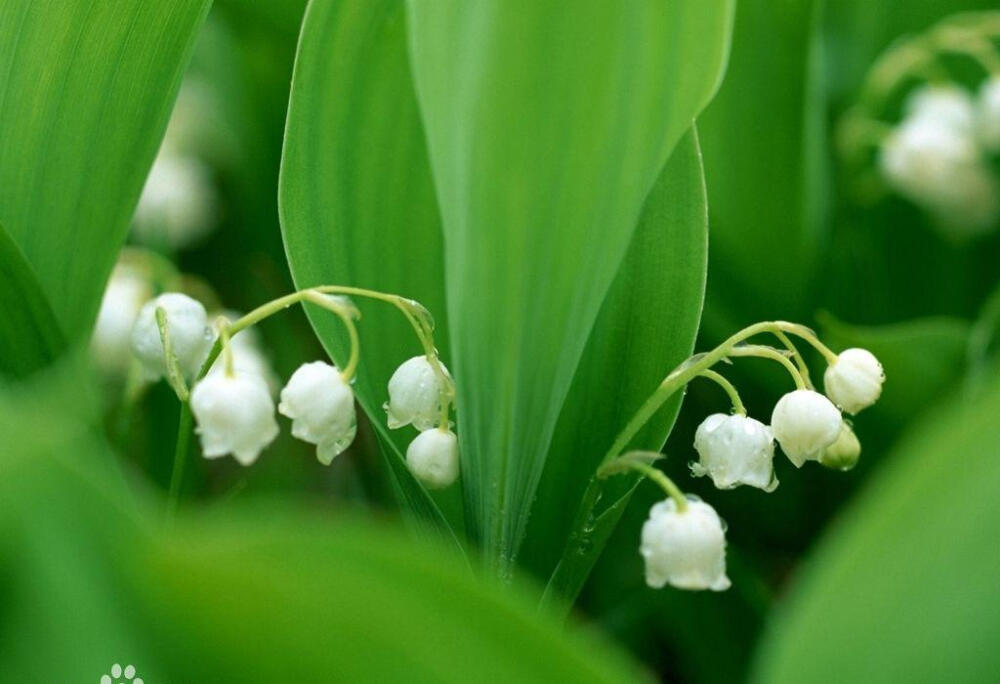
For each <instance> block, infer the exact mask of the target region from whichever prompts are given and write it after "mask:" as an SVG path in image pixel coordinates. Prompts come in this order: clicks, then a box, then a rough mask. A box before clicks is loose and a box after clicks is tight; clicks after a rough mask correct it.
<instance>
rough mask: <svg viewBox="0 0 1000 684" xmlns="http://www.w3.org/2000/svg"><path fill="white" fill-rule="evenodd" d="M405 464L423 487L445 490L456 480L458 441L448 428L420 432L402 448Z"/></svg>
mask: <svg viewBox="0 0 1000 684" xmlns="http://www.w3.org/2000/svg"><path fill="white" fill-rule="evenodd" d="M406 465H407V466H409V468H410V472H411V473H413V476H414V477H416V478H417V479H418V480H420V481H421V482H423V483H424V486H426V487H428V488H430V489H441V488H442V487H447V486H448V485H450V484H451V483H452V482H454V481H455V480H456V479H457V478H458V438H457V437H456V436H455V433H454V432H452V431H451V430H448V429H442V428H430V429H428V430H424V431H423V432H421V433H420V434H419V435H417V436H416V437H415V438H414V440H413V441H412V442H410V446H409V447H408V448H407V449H406Z"/></svg>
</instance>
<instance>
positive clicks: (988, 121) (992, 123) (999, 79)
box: [976, 76, 1000, 152]
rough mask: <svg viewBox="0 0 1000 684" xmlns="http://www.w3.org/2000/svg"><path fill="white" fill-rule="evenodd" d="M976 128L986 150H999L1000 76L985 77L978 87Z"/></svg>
mask: <svg viewBox="0 0 1000 684" xmlns="http://www.w3.org/2000/svg"><path fill="white" fill-rule="evenodd" d="M976 128H977V132H978V134H979V140H980V141H981V142H982V143H983V145H984V146H985V147H986V148H987V149H988V150H990V151H992V152H997V151H1000V76H993V77H991V78H989V79H987V80H986V81H985V82H984V83H983V85H982V87H980V89H979V101H978V102H977V109H976Z"/></svg>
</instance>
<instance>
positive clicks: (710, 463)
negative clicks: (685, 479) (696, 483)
mask: <svg viewBox="0 0 1000 684" xmlns="http://www.w3.org/2000/svg"><path fill="white" fill-rule="evenodd" d="M694 448H695V450H697V452H698V456H699V462H698V463H692V464H691V472H692V473H693V474H694V475H695V476H701V475H708V476H709V477H711V478H712V482H713V483H714V484H715V486H716V487H718V488H719V489H732V488H733V487H736V486H738V485H741V484H745V485H750V486H751V487H758V488H760V489H763V490H764V491H766V492H771V491H774V488H775V487H777V486H778V481H777V480H776V479H775V477H774V465H773V460H774V436H773V435H772V434H771V428H769V427H768V426H766V425H764V424H763V423H761V422H760V421H759V420H754V419H753V418H749V417H747V416H744V415H732V416H729V415H726V414H724V413H714V414H712V415H710V416H709V417H708V418H706V419H705V420H703V421H702V423H701V425H699V426H698V430H697V432H695V435H694Z"/></svg>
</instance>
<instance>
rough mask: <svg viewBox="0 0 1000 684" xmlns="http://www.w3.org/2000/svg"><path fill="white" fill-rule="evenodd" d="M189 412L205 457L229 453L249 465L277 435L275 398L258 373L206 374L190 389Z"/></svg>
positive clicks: (216, 456)
mask: <svg viewBox="0 0 1000 684" xmlns="http://www.w3.org/2000/svg"><path fill="white" fill-rule="evenodd" d="M191 412H192V413H193V414H194V417H195V420H196V421H197V422H198V434H199V435H200V436H201V448H202V452H203V453H204V454H205V457H206V458H218V457H220V456H225V455H226V454H232V455H233V456H234V457H236V460H237V461H239V462H240V463H241V464H242V465H245V466H248V465H250V464H251V463H253V462H254V461H256V460H257V456H258V455H259V454H260V452H261V450H262V449H263V448H264V447H266V446H267V445H268V444H270V443H271V441H272V440H273V439H274V438H275V437H277V436H278V423H277V421H275V419H274V401H273V400H272V399H271V393H270V391H268V388H267V383H266V382H264V380H263V378H261V377H260V376H257V375H251V374H249V373H240V372H234V373H233V374H232V375H227V374H225V373H219V374H215V375H210V376H207V377H206V378H205V379H203V380H202V381H201V382H199V383H198V384H197V385H195V386H194V389H193V390H192V391H191Z"/></svg>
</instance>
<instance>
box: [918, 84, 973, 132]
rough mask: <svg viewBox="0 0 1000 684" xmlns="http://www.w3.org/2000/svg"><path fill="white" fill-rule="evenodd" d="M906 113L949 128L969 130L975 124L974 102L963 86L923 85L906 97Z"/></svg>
mask: <svg viewBox="0 0 1000 684" xmlns="http://www.w3.org/2000/svg"><path fill="white" fill-rule="evenodd" d="M905 112H906V115H907V116H909V117H915V118H926V119H930V120H933V121H937V122H938V123H940V124H943V125H945V126H948V127H950V128H954V129H958V130H963V131H967V132H971V131H972V130H973V127H974V126H975V125H976V103H975V101H974V100H973V99H972V96H971V95H970V94H969V93H968V92H967V91H966V90H964V89H963V88H958V87H956V86H949V85H933V86H924V87H922V88H918V89H916V90H914V91H913V93H912V94H911V95H910V96H909V97H908V98H907V99H906V107H905Z"/></svg>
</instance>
